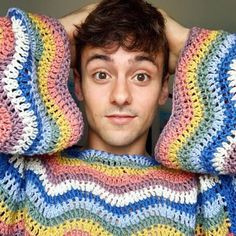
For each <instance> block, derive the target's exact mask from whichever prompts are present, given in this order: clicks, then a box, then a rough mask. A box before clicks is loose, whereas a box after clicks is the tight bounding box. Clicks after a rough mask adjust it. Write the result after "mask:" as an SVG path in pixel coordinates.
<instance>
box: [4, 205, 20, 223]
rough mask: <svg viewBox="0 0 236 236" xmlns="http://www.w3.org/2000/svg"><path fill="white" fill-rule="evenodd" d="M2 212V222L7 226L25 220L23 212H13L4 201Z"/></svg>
mask: <svg viewBox="0 0 236 236" xmlns="http://www.w3.org/2000/svg"><path fill="white" fill-rule="evenodd" d="M0 212H1V215H0V222H4V223H5V224H7V225H12V224H16V223H17V222H19V221H20V220H22V218H23V210H21V211H11V210H9V209H8V208H7V206H6V204H5V203H4V202H3V201H0Z"/></svg>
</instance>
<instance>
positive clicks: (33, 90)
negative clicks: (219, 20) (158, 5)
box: [0, 9, 236, 236]
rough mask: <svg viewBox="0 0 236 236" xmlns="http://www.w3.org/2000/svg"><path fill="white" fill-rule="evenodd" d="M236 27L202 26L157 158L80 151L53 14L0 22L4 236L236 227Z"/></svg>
mask: <svg viewBox="0 0 236 236" xmlns="http://www.w3.org/2000/svg"><path fill="white" fill-rule="evenodd" d="M235 58H236V35H234V34H229V33H226V32H223V31H209V30H204V29H198V28H194V29H192V30H191V32H190V34H189V39H188V41H187V43H186V45H185V48H184V50H183V52H182V55H181V57H180V59H179V62H178V66H177V69H176V76H175V77H176V78H175V85H174V102H173V112H172V116H171V118H170V120H169V122H168V124H167V126H166V127H165V129H164V131H163V133H162V134H161V137H160V139H159V141H158V143H157V146H156V149H155V158H156V160H155V158H151V157H147V156H138V155H125V154H124V155H114V154H111V153H106V152H102V151H98V150H79V148H77V147H76V146H74V147H71V146H72V145H74V144H75V143H76V142H77V141H78V139H79V138H80V137H81V135H82V130H83V121H82V116H81V113H80V111H79V109H78V108H77V106H76V104H75V103H74V101H73V99H72V98H71V96H70V94H69V92H68V88H67V78H68V73H69V64H70V53H69V43H68V39H67V36H66V33H65V31H64V29H63V27H62V26H61V25H60V24H59V23H58V22H57V21H56V20H54V19H51V18H49V17H45V16H40V15H36V14H27V13H25V12H23V11H21V10H18V9H10V10H9V12H8V15H7V17H5V18H0V151H1V154H0V235H9V236H12V235H33V236H34V235H43V236H46V235H50V236H51V235H56V236H58V235H66V236H72V235H73V236H75V235H86V236H88V235H117V236H122V235H125V236H127V235H165V236H167V235H171V236H174V235H214V236H223V235H224V236H225V235H228V236H233V235H236V204H235V203H236V177H235V175H236V142H235V140H236V131H235V128H236V125H235V124H236V111H235V109H236V108H235V107H236V105H235V104H236V95H235V93H236V59H235Z"/></svg>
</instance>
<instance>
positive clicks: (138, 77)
mask: <svg viewBox="0 0 236 236" xmlns="http://www.w3.org/2000/svg"><path fill="white" fill-rule="evenodd" d="M134 78H135V80H137V81H138V82H145V81H148V80H149V79H150V76H149V75H148V74H146V73H138V74H136V75H135V77H134Z"/></svg>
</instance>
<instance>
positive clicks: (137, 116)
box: [77, 47, 168, 154]
mask: <svg viewBox="0 0 236 236" xmlns="http://www.w3.org/2000/svg"><path fill="white" fill-rule="evenodd" d="M162 68H163V56H162V54H160V56H158V57H157V58H155V59H154V58H152V57H151V56H150V55H149V54H147V53H144V52H130V51H127V50H125V49H123V48H122V47H119V48H118V49H117V50H105V49H103V48H94V47H86V48H85V49H84V50H83V53H82V62H81V72H82V82H81V92H82V99H83V100H84V106H85V112H86V116H87V120H88V125H89V134H88V137H89V138H88V146H89V147H90V148H94V149H99V150H105V151H109V152H113V153H127V154H143V153H144V152H145V143H146V138H147V134H148V129H149V127H150V126H151V124H152V121H153V118H154V115H155V112H156V109H157V107H158V104H162V103H164V102H165V99H166V97H167V94H168V88H167V87H168V86H167V82H166V81H165V82H164V83H162ZM77 86H78V84H77Z"/></svg>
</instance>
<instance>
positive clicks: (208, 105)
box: [155, 28, 236, 175]
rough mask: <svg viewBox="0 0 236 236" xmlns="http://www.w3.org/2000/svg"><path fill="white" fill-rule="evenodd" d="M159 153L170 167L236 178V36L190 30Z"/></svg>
mask: <svg viewBox="0 0 236 236" xmlns="http://www.w3.org/2000/svg"><path fill="white" fill-rule="evenodd" d="M155 155H156V158H157V159H158V160H159V161H160V162H161V163H162V164H164V165H165V166H167V167H170V168H176V169H183V170H186V171H191V172H197V173H207V174H216V175H218V174H223V175H235V174H236V34H230V33H227V32H224V31H210V30H206V29H199V28H193V29H192V30H191V32H190V35H189V38H188V40H187V43H186V45H185V48H184V49H183V51H182V54H181V56H180V59H179V61H178V65H177V69H176V74H175V82H174V96H173V108H172V115H171V117H170V120H169V122H168V123H167V125H166V127H165V128H164V130H163V132H162V134H161V136H160V139H159V141H158V143H157V146H156V149H155Z"/></svg>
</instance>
